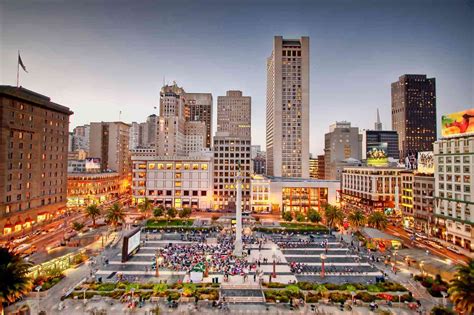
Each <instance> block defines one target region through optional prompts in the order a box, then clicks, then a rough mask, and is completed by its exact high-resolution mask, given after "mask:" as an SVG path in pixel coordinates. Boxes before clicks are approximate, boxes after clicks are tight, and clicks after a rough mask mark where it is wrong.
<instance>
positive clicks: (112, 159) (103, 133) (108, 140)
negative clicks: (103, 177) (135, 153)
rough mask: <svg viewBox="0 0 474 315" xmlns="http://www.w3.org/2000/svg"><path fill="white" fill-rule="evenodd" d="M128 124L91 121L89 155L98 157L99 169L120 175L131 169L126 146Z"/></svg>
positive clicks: (127, 142)
mask: <svg viewBox="0 0 474 315" xmlns="http://www.w3.org/2000/svg"><path fill="white" fill-rule="evenodd" d="M129 137H130V125H128V124H126V123H124V122H121V121H115V122H92V123H91V131H90V140H89V143H90V151H89V156H90V157H95V158H100V163H101V170H102V171H107V170H112V171H115V172H117V173H119V175H120V176H128V174H130V171H131V167H130V151H129V148H128V145H129Z"/></svg>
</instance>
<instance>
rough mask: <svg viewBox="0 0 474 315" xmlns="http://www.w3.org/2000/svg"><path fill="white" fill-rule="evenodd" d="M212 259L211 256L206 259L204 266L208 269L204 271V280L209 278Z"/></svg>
mask: <svg viewBox="0 0 474 315" xmlns="http://www.w3.org/2000/svg"><path fill="white" fill-rule="evenodd" d="M210 258H211V256H210V255H207V256H206V259H205V260H204V265H205V267H206V269H204V278H207V277H209V259H210Z"/></svg>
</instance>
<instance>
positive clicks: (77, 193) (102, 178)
mask: <svg viewBox="0 0 474 315" xmlns="http://www.w3.org/2000/svg"><path fill="white" fill-rule="evenodd" d="M126 192H128V184H126V183H125V182H124V180H123V179H121V177H120V175H119V174H118V173H115V172H114V173H68V175H67V205H68V207H82V206H88V205H91V204H103V203H106V202H109V201H113V200H116V199H118V198H119V196H120V195H122V194H124V193H126Z"/></svg>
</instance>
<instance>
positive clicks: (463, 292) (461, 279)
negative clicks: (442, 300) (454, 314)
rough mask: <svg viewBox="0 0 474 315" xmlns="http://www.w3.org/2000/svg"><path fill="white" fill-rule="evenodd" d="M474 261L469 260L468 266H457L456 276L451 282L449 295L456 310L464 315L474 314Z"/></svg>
mask: <svg viewBox="0 0 474 315" xmlns="http://www.w3.org/2000/svg"><path fill="white" fill-rule="evenodd" d="M473 283H474V259H469V261H468V263H467V265H459V266H457V271H456V275H455V276H454V278H453V280H451V283H450V286H449V289H448V293H449V298H450V299H451V301H452V302H453V304H454V306H455V308H456V309H457V310H458V311H459V312H461V311H462V312H463V314H473V313H474V290H472V284H473Z"/></svg>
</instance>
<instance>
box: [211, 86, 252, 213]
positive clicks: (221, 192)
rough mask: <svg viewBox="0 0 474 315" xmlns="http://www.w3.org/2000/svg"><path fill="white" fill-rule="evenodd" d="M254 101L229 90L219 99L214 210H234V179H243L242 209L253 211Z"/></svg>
mask: <svg viewBox="0 0 474 315" xmlns="http://www.w3.org/2000/svg"><path fill="white" fill-rule="evenodd" d="M250 113H251V98H250V96H242V92H241V91H227V93H226V96H219V97H218V98H217V132H216V135H215V137H214V208H216V209H227V210H231V211H233V210H235V196H236V194H235V193H236V187H235V177H236V176H237V173H238V172H239V169H240V172H241V176H242V185H243V187H242V201H243V202H242V207H243V208H244V209H250V173H251V156H250V151H251V149H250V147H251V128H250V126H251V114H250Z"/></svg>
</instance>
